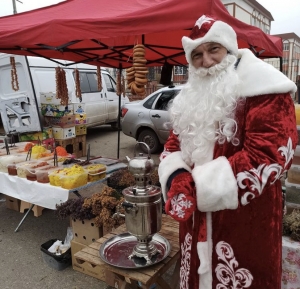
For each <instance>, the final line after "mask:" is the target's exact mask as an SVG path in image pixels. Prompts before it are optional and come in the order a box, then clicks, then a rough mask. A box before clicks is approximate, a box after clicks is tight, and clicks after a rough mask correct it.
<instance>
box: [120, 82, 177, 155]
mask: <svg viewBox="0 0 300 289" xmlns="http://www.w3.org/2000/svg"><path fill="white" fill-rule="evenodd" d="M181 89H182V86H169V87H164V88H161V89H159V90H157V91H155V92H153V93H152V94H150V95H149V96H147V97H146V98H145V99H143V100H139V101H133V102H130V103H126V104H124V105H123V106H122V119H121V124H122V131H123V133H124V134H126V135H128V136H131V137H133V138H135V139H136V140H137V141H139V142H144V143H146V144H147V145H148V146H149V148H150V153H157V152H159V151H160V150H161V149H162V147H163V144H164V143H165V142H166V140H167V139H168V136H169V133H170V129H169V128H168V127H167V126H166V123H168V122H169V113H168V111H167V108H168V105H169V101H170V100H172V99H173V98H174V97H175V96H176V95H177V94H178V93H179V92H180V90H181ZM141 149H142V150H143V151H144V152H146V153H148V150H147V148H146V147H145V146H141Z"/></svg>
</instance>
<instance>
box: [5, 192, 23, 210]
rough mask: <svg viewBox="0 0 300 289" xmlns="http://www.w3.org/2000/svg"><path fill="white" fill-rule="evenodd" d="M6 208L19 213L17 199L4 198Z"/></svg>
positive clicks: (18, 201)
mask: <svg viewBox="0 0 300 289" xmlns="http://www.w3.org/2000/svg"><path fill="white" fill-rule="evenodd" d="M5 199H6V208H8V209H11V210H14V211H17V212H19V211H20V203H21V201H20V200H19V199H16V198H13V197H11V196H6V197H5Z"/></svg>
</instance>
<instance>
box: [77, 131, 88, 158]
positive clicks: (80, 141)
mask: <svg viewBox="0 0 300 289" xmlns="http://www.w3.org/2000/svg"><path fill="white" fill-rule="evenodd" d="M75 154H76V157H77V158H81V157H85V156H86V135H79V136H76V138H75Z"/></svg>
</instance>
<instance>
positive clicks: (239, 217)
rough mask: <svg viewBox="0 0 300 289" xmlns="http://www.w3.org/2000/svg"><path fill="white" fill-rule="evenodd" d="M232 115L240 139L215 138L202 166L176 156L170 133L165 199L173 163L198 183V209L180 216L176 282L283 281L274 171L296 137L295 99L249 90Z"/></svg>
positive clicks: (258, 287) (203, 286)
mask: <svg viewBox="0 0 300 289" xmlns="http://www.w3.org/2000/svg"><path fill="white" fill-rule="evenodd" d="M235 119H236V121H237V127H238V132H237V138H238V139H239V140H240V144H239V145H238V146H234V145H232V144H231V143H225V144H223V145H219V144H215V147H214V153H213V160H211V161H208V162H207V163H205V164H203V165H201V166H195V167H193V168H191V167H189V166H188V165H187V164H186V163H185V162H184V161H183V160H182V158H181V154H180V143H179V141H178V138H177V136H176V135H174V134H173V133H171V134H170V137H169V139H168V141H167V143H166V145H165V151H164V152H163V154H162V161H161V163H160V166H159V176H160V181H161V184H162V192H163V195H164V198H165V200H167V189H166V183H167V180H168V177H169V176H170V175H171V174H172V173H173V172H174V171H176V170H177V169H179V168H184V169H186V170H188V171H189V172H191V174H192V176H193V179H194V181H195V186H196V196H195V198H196V201H197V210H196V211H195V212H194V214H193V215H192V217H190V218H189V219H188V220H186V221H182V222H180V245H181V269H180V282H181V283H180V285H181V287H180V288H181V289H196V288H197V289H199V288H200V289H210V288H214V289H215V288H216V289H227V288H228V289H229V288H230V289H231V288H232V289H234V288H235V289H237V288H239V289H242V288H250V289H280V287H281V240H282V189H281V182H280V177H281V176H282V175H283V173H285V172H286V171H287V169H288V168H289V167H290V165H291V161H292V157H293V154H294V149H295V147H296V145H297V142H298V138H297V130H296V122H295V109H294V104H293V101H292V99H291V96H290V94H289V93H288V91H286V92H285V93H277V94H265V95H258V96H252V97H247V98H246V100H245V101H242V102H239V104H238V106H237V110H236V115H235ZM177 204H178V203H177ZM173 213H174V214H175V215H176V210H175V211H174V212H173ZM174 217H176V219H180V218H178V216H174Z"/></svg>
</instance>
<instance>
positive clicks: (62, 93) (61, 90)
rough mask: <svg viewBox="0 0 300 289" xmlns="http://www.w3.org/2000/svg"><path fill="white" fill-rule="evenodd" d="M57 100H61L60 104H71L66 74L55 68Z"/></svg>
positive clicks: (59, 68)
mask: <svg viewBox="0 0 300 289" xmlns="http://www.w3.org/2000/svg"><path fill="white" fill-rule="evenodd" d="M55 80H56V98H57V99H60V104H61V105H64V106H67V105H68V102H69V96H68V87H67V81H66V72H65V71H64V70H63V69H62V68H61V67H56V68H55Z"/></svg>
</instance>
